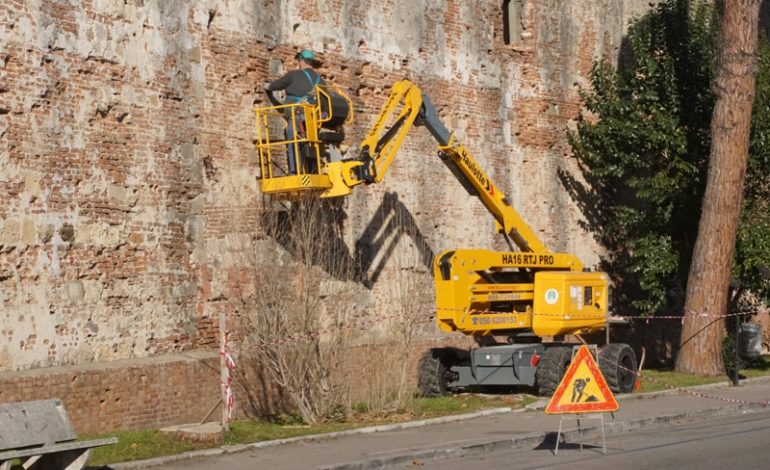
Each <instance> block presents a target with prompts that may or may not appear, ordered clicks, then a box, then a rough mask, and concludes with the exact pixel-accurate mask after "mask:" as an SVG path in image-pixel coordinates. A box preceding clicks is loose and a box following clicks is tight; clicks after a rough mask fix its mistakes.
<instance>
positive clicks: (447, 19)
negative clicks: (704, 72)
mask: <svg viewBox="0 0 770 470" xmlns="http://www.w3.org/2000/svg"><path fill="white" fill-rule="evenodd" d="M501 3H502V2H498V1H491V0H489V1H478V2H466V1H462V0H447V1H442V2H436V1H430V0H391V1H386V2H382V1H374V0H366V1H354V0H332V1H329V2H315V1H310V0H281V1H274V0H256V1H245V0H236V1H231V2H220V1H215V0H199V1H187V0H126V1H124V2H115V1H111V0H81V1H75V0H66V1H65V0H28V1H19V0H0V37H2V38H3V42H2V44H0V190H2V191H3V193H4V194H5V198H4V204H3V206H2V207H0V306H1V307H2V308H0V370H4V371H24V370H30V371H32V372H30V373H38V369H39V368H49V367H69V366H79V365H80V366H84V367H85V366H86V365H88V367H90V365H92V364H102V363H105V364H106V365H104V367H105V369H104V370H105V371H108V370H109V371H111V370H113V369H111V367H112V366H111V365H109V364H111V363H110V362H108V361H120V360H126V359H133V358H158V360H163V359H162V358H163V357H165V355H167V354H174V353H179V352H184V351H193V350H197V349H204V350H205V349H211V348H212V346H214V345H215V343H216V335H217V327H216V325H217V320H216V319H217V315H218V314H219V312H221V311H225V312H226V313H227V314H228V315H229V317H230V318H231V319H233V320H232V326H233V327H235V325H236V319H237V317H238V315H240V314H241V313H242V312H241V309H242V305H241V304H240V303H239V301H238V296H239V294H240V292H242V291H243V289H244V285H246V284H248V283H249V278H248V266H246V265H245V263H244V260H243V258H242V257H241V258H239V257H238V256H237V253H238V250H240V249H241V247H243V246H250V245H252V244H254V243H255V240H256V244H257V245H258V246H259V247H260V249H261V250H262V253H263V255H262V258H261V260H262V261H261V262H264V263H274V262H276V260H277V259H279V258H280V257H285V256H286V253H285V251H283V250H282V248H281V247H280V246H278V245H277V244H276V243H275V242H274V241H273V240H270V239H269V238H266V237H265V236H264V233H262V230H261V228H260V224H259V219H258V217H257V214H258V212H259V209H260V206H261V204H262V199H261V198H260V197H259V196H258V195H257V190H256V184H255V181H254V177H255V175H256V168H255V163H256V162H255V154H254V151H253V148H252V147H253V139H254V138H255V132H254V129H253V127H252V124H253V122H252V115H251V113H250V109H251V107H252V106H255V105H256V106H259V105H261V104H264V102H265V99H264V95H263V93H262V92H261V89H260V85H261V83H262V82H263V81H265V80H268V79H272V78H275V77H276V75H277V74H279V73H281V72H282V71H285V70H287V69H288V68H290V67H293V60H292V59H291V58H292V56H293V54H294V52H295V51H296V50H297V48H298V47H309V48H312V49H315V50H317V51H319V52H320V54H321V58H322V59H323V61H324V66H323V67H322V69H321V72H322V73H323V74H324V76H326V77H327V79H329V80H331V81H333V82H334V83H335V84H336V85H337V86H339V87H341V88H343V89H346V90H347V91H348V92H349V93H350V94H351V96H352V98H353V100H354V102H355V108H356V109H355V110H356V114H357V115H358V116H359V119H358V120H357V122H356V123H355V124H354V125H353V126H351V128H350V129H349V132H348V135H349V140H350V143H351V146H353V147H355V145H356V143H357V142H360V138H361V137H362V136H363V134H364V133H365V132H366V130H367V126H368V125H369V124H370V121H371V119H372V117H373V116H374V115H375V114H376V113H377V111H378V110H379V107H380V106H381V105H382V103H383V101H384V99H385V97H386V94H387V88H388V86H389V84H390V83H392V82H393V81H395V80H398V79H401V78H405V77H408V78H410V79H412V80H413V81H415V82H417V83H418V84H419V85H420V86H422V87H423V88H424V89H425V90H426V91H427V92H428V93H429V94H430V96H431V97H432V99H433V101H434V103H435V104H436V105H437V106H438V108H439V113H440V115H441V116H442V118H443V119H444V120H445V121H446V124H447V126H448V127H449V128H450V129H452V130H454V131H456V133H457V135H458V137H459V138H460V139H461V140H462V141H463V142H464V143H465V144H466V146H467V147H468V148H469V149H470V150H471V151H472V152H473V153H474V154H475V156H476V157H477V158H478V160H479V161H480V162H481V163H482V164H483V165H484V166H485V168H486V169H487V171H488V173H489V174H490V176H492V178H494V179H495V181H496V182H497V183H498V186H499V187H500V188H503V189H504V190H505V191H506V192H507V193H508V195H509V197H510V199H511V201H512V202H513V203H514V205H515V207H517V208H518V209H519V210H520V211H521V212H522V215H523V216H524V218H525V220H527V221H528V222H529V223H530V225H531V226H532V227H533V228H534V229H535V230H536V231H537V233H539V234H540V235H541V236H542V238H543V240H544V241H545V243H546V245H547V246H549V247H550V248H552V249H554V250H557V251H569V252H574V253H576V254H577V255H578V256H580V257H581V258H582V259H583V260H584V261H585V262H586V264H587V265H591V264H594V263H596V261H597V260H598V258H599V255H600V252H601V250H600V247H599V246H597V244H596V241H595V240H594V237H593V236H592V234H591V233H589V232H588V231H587V230H585V229H584V228H581V227H582V225H581V224H580V221H581V220H582V215H581V214H580V210H579V206H578V204H577V203H576V201H574V200H573V198H572V195H571V194H570V192H569V191H568V190H567V189H566V188H565V186H564V184H563V183H562V180H560V178H559V175H560V174H571V175H575V177H577V178H579V175H577V173H576V171H575V170H576V165H575V162H574V161H573V159H572V158H571V157H570V152H569V149H568V146H567V143H566V138H565V130H566V129H567V128H568V127H569V125H570V123H571V122H572V121H573V120H574V119H575V117H576V116H577V115H578V113H579V100H578V95H577V88H576V85H585V84H586V83H587V73H588V70H589V68H590V65H591V61H592V60H593V59H596V58H599V57H606V58H608V59H610V60H612V59H613V58H614V56H615V55H616V54H617V48H618V45H619V44H620V41H621V38H622V34H623V31H624V29H625V27H626V25H627V22H628V19H629V18H630V17H631V16H633V15H634V14H638V13H640V12H643V11H644V10H645V9H646V8H648V3H647V2H637V1H636V0H624V1H615V0H606V1H600V2H597V1H594V0H574V1H572V2H564V1H561V0H526V1H524V2H521V5H522V9H521V11H520V17H521V25H520V26H521V28H514V29H515V30H516V31H517V34H518V35H519V36H518V37H516V38H511V39H512V40H511V41H510V44H506V43H505V41H504V40H503V34H502V31H503V11H502V7H501ZM512 3H514V2H512ZM434 148H435V146H434V143H433V142H432V140H431V138H430V136H428V135H427V133H425V132H423V131H421V130H416V131H415V132H413V133H412V134H411V135H410V136H409V138H408V139H407V141H406V142H405V144H404V146H403V148H402V151H401V153H400V155H399V157H398V159H397V161H396V162H395V164H394V165H393V167H392V169H391V171H390V174H389V175H388V177H387V178H386V181H385V182H384V183H382V184H381V185H379V186H377V187H370V188H366V189H362V190H360V191H356V192H355V193H354V194H353V195H352V196H351V197H349V198H347V199H346V200H345V201H343V202H342V203H341V204H342V209H343V211H344V213H345V214H346V219H345V220H344V229H343V237H344V240H342V241H344V242H345V243H346V244H347V245H348V246H349V247H350V253H351V258H352V261H355V262H360V261H362V260H361V259H356V258H354V257H355V252H356V250H355V247H356V246H361V245H366V243H368V240H367V239H366V237H367V236H368V235H371V233H368V232H367V228H369V227H370V224H371V222H372V220H373V219H374V218H375V217H376V216H377V214H378V212H380V211H381V209H382V206H383V204H384V203H385V202H384V201H391V202H392V201H394V200H396V201H398V208H399V209H400V210H401V211H402V212H403V213H404V214H407V215H408V219H409V221H410V223H411V224H412V225H413V226H414V227H416V228H417V229H418V230H417V232H416V233H418V234H419V236H416V235H415V232H414V231H412V232H411V238H410V237H406V238H407V239H406V240H404V241H402V242H400V243H401V244H402V245H403V244H412V245H415V246H418V247H420V249H421V250H422V251H423V252H424V254H425V255H426V256H422V257H420V258H419V260H418V261H415V262H416V263H419V264H420V268H421V271H420V272H423V273H424V271H425V268H426V266H425V264H426V261H425V260H429V259H430V255H431V254H432V253H436V252H438V251H440V250H443V249H446V248H451V247H460V246H466V247H468V246H473V247H489V248H502V247H503V244H502V242H501V241H500V240H498V239H496V238H495V237H494V230H493V222H492V220H491V218H490V217H489V215H488V214H487V213H486V211H485V210H484V209H483V208H482V207H481V205H480V204H478V203H476V202H475V200H472V199H470V198H468V196H467V195H466V194H465V193H464V192H463V191H462V190H461V189H460V187H459V185H458V183H457V182H456V181H455V180H454V178H453V177H452V176H451V174H449V172H448V171H447V170H446V169H445V168H444V167H443V165H440V164H438V162H437V160H436V158H435V156H434V153H435V150H434ZM234 253H235V254H234ZM364 261H366V260H364ZM370 261H371V260H370ZM378 265H381V266H382V270H381V272H378V273H377V274H378V276H377V279H376V282H374V283H373V285H371V286H368V287H364V286H362V294H361V296H362V305H364V306H365V309H366V310H367V313H368V314H375V315H376V314H377V313H383V312H387V310H388V308H389V307H388V296H389V294H388V292H389V285H390V283H392V282H393V278H394V276H395V274H394V272H393V271H394V268H393V263H392V261H391V260H389V259H384V260H381V263H379V264H378ZM372 266H373V267H372V269H375V265H372ZM418 271H419V270H418ZM370 274H372V275H373V274H374V273H373V272H370ZM256 288H257V289H258V288H259V286H256ZM99 367H102V366H101V365H100V366H99ZM147 367H148V368H150V369H152V368H153V367H156V366H154V365H150V364H148V365H147ZM179 367H181V368H182V369H185V368H187V369H185V370H188V371H189V370H191V369H190V367H191V366H189V364H188V366H179ZM150 369H148V370H150ZM99 370H101V369H99ZM14 373H15V372H14ZM39 373H41V374H43V375H42V376H40V377H43V376H47V375H46V374H49V375H48V376H50V377H51V379H50V380H51V381H55V380H58V379H56V377H59V375H57V374H58V373H53V372H50V371H47V369H40V371H39ZM89 373H90V372H89ZM104 374H106V375H105V377H107V378H105V379H104V380H108V379H109V377H113V378H117V377H119V375H120V374H112V372H109V373H108V372H104ZM11 377H12V376H11ZM6 380H7V381H8V382H7V383H9V384H14V383H16V382H15V381H16V379H14V378H8V379H7V378H6V374H2V375H0V385H2V387H0V388H2V389H3V390H4V392H3V393H4V394H3V395H2V396H0V399H2V400H6V401H7V400H11V399H17V398H18V396H19V395H13V396H12V395H11V394H10V392H6V391H5V390H6V388H7V387H6V386H5V384H6ZM37 380H39V381H42V382H45V381H46V380H47V379H42V378H38V379H37ZM94 380H95V379H94ZM104 383H105V384H106V383H107V382H104ZM116 383H117V382H116ZM105 388H109V389H110V390H117V388H118V387H117V386H107V385H105ZM72 390H73V393H74V391H76V390H80V389H72ZM78 393H79V392H78ZM62 398H63V399H64V401H65V403H67V402H68V399H67V397H62ZM93 400H96V398H95V396H94V398H93ZM150 402H151V401H150ZM70 403H72V404H73V406H74V407H77V408H85V407H88V406H91V407H95V406H97V405H98V403H96V402H95V401H92V402H90V404H86V403H85V402H84V403H83V404H82V405H75V404H74V402H73V401H71V400H70ZM180 403H181V402H180ZM153 410H154V408H152V406H150V405H148V406H147V408H146V411H145V412H146V413H153ZM71 412H73V411H72V410H71ZM74 413H75V414H76V415H77V413H79V411H74ZM142 413H144V412H142ZM137 424H138V423H137ZM119 425H120V426H134V425H135V424H134V423H129V424H126V422H125V421H121V422H120V424H119Z"/></svg>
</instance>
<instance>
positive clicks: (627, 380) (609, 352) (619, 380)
mask: <svg viewBox="0 0 770 470" xmlns="http://www.w3.org/2000/svg"><path fill="white" fill-rule="evenodd" d="M598 362H599V370H600V371H601V372H602V375H603V376H604V380H606V381H607V385H608V386H609V387H610V390H612V392H613V393H630V392H633V391H634V385H635V384H636V369H637V363H636V355H635V354H634V350H633V349H631V346H629V345H627V344H625V343H611V344H608V345H607V346H605V347H603V348H602V349H600V350H599V361H598Z"/></svg>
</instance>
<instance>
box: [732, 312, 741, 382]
mask: <svg viewBox="0 0 770 470" xmlns="http://www.w3.org/2000/svg"><path fill="white" fill-rule="evenodd" d="M733 319H734V320H735V341H734V342H733V352H734V355H733V357H734V359H735V364H734V366H733V385H734V386H736V387H737V386H738V383H739V382H738V368H739V367H740V366H739V365H738V364H739V363H740V358H739V357H738V345H739V344H740V340H739V337H740V334H741V332H740V325H741V320H740V317H733Z"/></svg>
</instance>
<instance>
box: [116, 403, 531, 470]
mask: <svg viewBox="0 0 770 470" xmlns="http://www.w3.org/2000/svg"><path fill="white" fill-rule="evenodd" d="M514 411H518V410H512V409H511V408H510V407H500V408H490V409H487V410H481V411H476V412H473V413H464V414H460V415H450V416H442V417H440V418H430V419H421V420H418V421H405V422H403V423H394V424H384V425H380V426H369V427H365V428H356V429H349V430H346V431H337V432H330V433H325V434H310V435H307V436H297V437H289V438H286V439H274V440H272V441H260V442H254V443H251V444H238V445H224V446H221V447H215V448H212V449H201V450H193V451H189V452H183V453H181V454H174V455H164V456H162V457H155V458H153V459H146V460H134V461H131V462H121V463H115V464H110V468H112V469H114V470H134V469H139V468H147V467H155V466H159V465H164V464H167V463H171V462H178V461H180V460H187V459H193V458H197V457H211V456H215V455H222V454H231V453H235V452H242V451H245V450H249V449H264V448H266V447H275V446H280V445H285V444H291V443H293V442H311V441H321V440H330V439H336V438H339V437H344V436H353V435H357V434H373V433H378V432H386V431H397V430H399V429H411V428H419V427H423V426H431V425H434V424H444V423H453V422H457V421H466V420H469V419H474V418H481V417H484V416H492V415H498V414H504V413H511V412H514Z"/></svg>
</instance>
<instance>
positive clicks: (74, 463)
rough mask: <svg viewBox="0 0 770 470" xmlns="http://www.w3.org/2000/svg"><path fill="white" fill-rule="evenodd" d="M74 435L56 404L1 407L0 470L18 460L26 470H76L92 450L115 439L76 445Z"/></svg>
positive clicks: (113, 442) (69, 424) (49, 402)
mask: <svg viewBox="0 0 770 470" xmlns="http://www.w3.org/2000/svg"><path fill="white" fill-rule="evenodd" d="M76 438H77V434H75V430H74V429H73V428H72V423H71V422H70V420H69V417H68V416H67V412H66V411H65V410H64V405H62V403H61V402H60V401H59V400H39V401H26V402H20V403H7V404H2V405H0V470H10V468H11V462H13V461H14V460H15V459H20V460H21V462H22V466H23V467H24V468H25V469H26V470H30V469H32V470H43V469H45V470H48V469H56V470H79V469H81V468H83V467H84V466H85V464H86V461H87V460H88V457H89V455H91V449H93V448H94V447H99V446H106V445H111V444H115V443H116V442H118V439H117V438H115V437H111V438H107V439H95V440H91V441H79V442H76V441H75V439H76Z"/></svg>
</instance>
